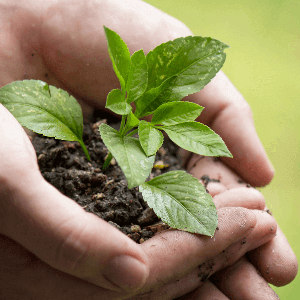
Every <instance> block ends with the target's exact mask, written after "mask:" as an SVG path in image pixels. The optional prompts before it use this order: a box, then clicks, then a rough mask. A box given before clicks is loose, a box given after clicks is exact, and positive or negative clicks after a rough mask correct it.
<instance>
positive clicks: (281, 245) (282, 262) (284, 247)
mask: <svg viewBox="0 0 300 300" xmlns="http://www.w3.org/2000/svg"><path fill="white" fill-rule="evenodd" d="M248 255H249V259H250V261H251V262H252V264H253V265H254V266H255V267H256V268H257V269H258V270H259V271H260V273H261V274H262V276H263V277H264V279H265V280H266V281H267V282H269V283H271V284H273V285H276V286H283V285H286V284H288V283H290V282H291V281H293V280H294V278H295V277H296V275H297V272H298V262H297V258H296V255H295V254H294V252H293V250H292V248H291V247H290V245H289V243H288V241H287V239H286V237H285V236H284V234H283V232H282V231H281V230H280V228H277V235H276V237H275V238H274V239H272V240H271V241H269V242H268V243H266V244H264V245H262V246H260V247H259V248H257V249H254V250H253V251H251V252H250V253H249V254H248Z"/></svg>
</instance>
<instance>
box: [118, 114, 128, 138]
mask: <svg viewBox="0 0 300 300" xmlns="http://www.w3.org/2000/svg"><path fill="white" fill-rule="evenodd" d="M125 121H126V116H122V121H121V126H120V131H119V132H120V133H121V135H122V136H123V131H124V125H125Z"/></svg>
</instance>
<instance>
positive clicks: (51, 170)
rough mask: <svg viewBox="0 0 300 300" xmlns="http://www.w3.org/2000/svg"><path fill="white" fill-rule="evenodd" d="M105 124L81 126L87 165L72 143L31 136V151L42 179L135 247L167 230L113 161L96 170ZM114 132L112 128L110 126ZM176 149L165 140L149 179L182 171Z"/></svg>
mask: <svg viewBox="0 0 300 300" xmlns="http://www.w3.org/2000/svg"><path fill="white" fill-rule="evenodd" d="M102 122H106V120H103V119H102V120H100V121H98V122H97V123H94V124H88V125H85V126H84V134H83V140H84V142H85V144H86V146H87V148H88V151H89V153H90V156H91V161H90V162H89V161H88V160H87V159H86V157H85V155H84V153H83V151H82V148H81V147H80V145H79V144H78V143H77V142H66V141H60V140H56V139H54V138H47V137H43V136H41V135H37V136H35V137H34V138H33V141H32V142H33V146H34V148H35V150H36V153H37V157H38V164H39V167H40V170H41V172H42V175H43V176H44V178H45V179H46V180H47V181H48V182H49V183H51V184H52V185H53V186H55V187H56V188H57V189H58V190H59V191H61V192H62V193H63V194H65V195H66V196H68V197H70V198H71V199H73V200H74V201H76V202H77V203H78V204H79V205H81V206H82V207H83V209H85V210H86V211H87V212H91V213H94V214H95V215H97V216H99V217H100V218H102V219H104V220H105V221H108V222H109V223H110V224H112V225H113V226H115V227H117V228H118V229H119V230H121V231H122V232H123V233H124V234H126V235H127V236H129V237H130V238H132V239H133V240H134V241H136V242H138V243H142V242H143V241H145V240H147V239H149V238H151V237H152V236H153V235H154V234H155V233H156V232H157V231H161V230H164V229H166V228H168V225H166V224H164V223H162V222H161V221H160V220H159V218H158V217H157V216H156V215H155V213H154V212H153V210H152V209H151V208H149V207H148V205H147V203H146V202H145V201H144V200H143V198H142V195H141V193H140V192H139V191H138V188H137V187H136V188H133V189H128V187H127V181H126V179H125V176H124V175H123V173H122V171H121V169H120V167H119V166H118V164H117V163H116V162H115V161H114V160H113V161H112V163H111V165H110V166H109V167H108V168H107V169H106V170H105V171H104V170H103V169H102V166H103V163H104V161H105V158H106V156H107V154H108V150H107V148H106V147H105V145H104V144H103V142H102V139H101V137H100V134H99V130H98V127H99V125H100V124H101V123H102ZM114 127H115V128H116V129H117V128H118V125H116V126H114ZM177 150H178V148H177V146H176V145H174V144H173V143H172V142H171V141H170V140H168V139H165V142H164V144H163V146H162V147H161V148H160V149H159V151H158V153H157V155H156V160H155V162H156V163H155V165H156V167H154V168H153V170H152V172H151V174H150V178H153V177H155V176H158V175H160V174H162V173H164V172H167V171H172V170H178V169H182V167H181V164H180V161H179V160H178V159H177V156H176V155H177V152H178V151H177Z"/></svg>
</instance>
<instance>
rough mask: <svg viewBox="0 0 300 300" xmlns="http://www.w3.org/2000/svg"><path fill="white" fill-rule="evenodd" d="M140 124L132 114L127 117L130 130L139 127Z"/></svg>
mask: <svg viewBox="0 0 300 300" xmlns="http://www.w3.org/2000/svg"><path fill="white" fill-rule="evenodd" d="M139 123H140V120H139V119H138V118H137V117H136V116H135V115H134V114H133V113H132V112H130V114H129V115H128V117H127V126H128V127H129V128H133V127H137V126H138V125H139Z"/></svg>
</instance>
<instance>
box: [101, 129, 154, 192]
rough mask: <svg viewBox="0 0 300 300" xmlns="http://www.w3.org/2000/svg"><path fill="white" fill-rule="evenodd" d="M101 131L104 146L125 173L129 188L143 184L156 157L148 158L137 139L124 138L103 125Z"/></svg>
mask: <svg viewBox="0 0 300 300" xmlns="http://www.w3.org/2000/svg"><path fill="white" fill-rule="evenodd" d="M99 130H100V134H101V138H102V140H103V142H104V144H105V145H106V147H107V148H108V150H109V151H110V152H111V153H112V155H113V156H114V158H115V159H116V161H117V162H118V164H119V166H120V167H121V169H122V171H123V172H124V174H125V176H126V179H127V181H128V187H129V188H133V187H135V186H138V185H140V184H142V183H143V182H144V181H145V180H146V178H147V177H148V176H149V174H150V172H151V169H152V167H153V163H154V158H155V157H154V156H150V157H147V156H146V154H145V152H144V150H143V148H142V146H141V144H140V142H139V140H138V139H137V138H133V137H126V136H125V137H122V136H121V134H120V133H119V132H118V131H117V130H115V129H113V128H112V127H110V126H108V125H107V124H101V125H100V127H99Z"/></svg>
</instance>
